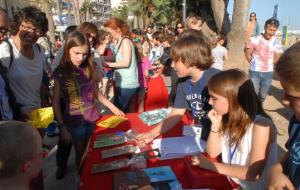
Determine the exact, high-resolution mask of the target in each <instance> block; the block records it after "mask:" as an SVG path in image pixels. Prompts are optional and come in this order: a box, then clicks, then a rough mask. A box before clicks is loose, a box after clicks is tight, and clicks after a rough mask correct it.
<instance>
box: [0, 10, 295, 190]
mask: <svg viewBox="0 0 300 190" xmlns="http://www.w3.org/2000/svg"><path fill="white" fill-rule="evenodd" d="M13 19H14V22H13V23H9V20H8V16H7V14H6V12H5V11H4V10H0V63H1V64H0V74H1V75H0V118H1V120H3V122H1V123H0V189H8V190H9V189H43V177H42V171H41V168H42V165H43V157H44V156H45V155H46V154H45V152H44V150H43V148H42V140H41V139H42V138H41V137H43V135H44V133H43V130H42V129H39V130H38V131H37V130H35V129H34V128H32V127H31V126H30V125H29V124H28V123H26V121H28V120H30V119H31V113H32V112H33V111H34V110H37V109H39V108H42V107H49V106H50V107H52V108H53V113H54V118H55V120H56V122H57V126H58V128H59V141H58V143H57V145H58V149H57V154H56V161H57V170H56V174H55V177H56V178H57V179H63V178H64V176H65V175H66V169H67V162H68V157H69V154H70V151H71V148H72V146H73V147H74V149H75V155H76V156H75V162H76V167H77V169H78V171H80V167H81V162H82V157H83V154H84V151H85V149H86V146H87V143H88V140H89V138H90V136H91V134H92V132H93V130H94V128H95V122H96V121H97V120H98V119H99V118H100V117H101V115H102V112H103V110H101V109H102V108H103V107H106V109H107V110H109V112H111V113H112V114H115V115H117V116H122V117H124V116H125V114H126V113H129V112H143V111H145V109H144V108H145V107H144V104H145V96H146V95H147V92H148V91H149V90H151V89H148V81H149V80H150V79H151V78H153V77H158V76H159V77H165V76H170V78H171V89H170V93H169V102H168V104H169V107H170V110H171V112H170V113H169V114H168V115H167V117H166V118H165V119H164V120H163V121H162V122H161V123H159V124H158V125H157V126H155V127H154V128H152V130H151V131H149V132H146V133H142V134H138V135H137V136H136V137H135V139H136V143H137V144H138V145H139V146H141V147H143V146H145V145H147V144H149V143H151V142H152V141H153V140H154V139H155V138H156V137H158V136H160V135H161V134H163V133H166V132H167V131H169V130H170V129H171V128H172V127H174V126H175V125H176V124H177V123H178V122H179V121H180V119H181V118H182V116H183V115H185V114H187V115H189V116H190V119H191V121H192V122H191V125H201V126H202V127H203V130H202V134H201V138H202V139H203V140H205V141H206V142H207V147H206V155H205V154H199V155H196V156H193V157H192V158H191V163H190V164H192V165H195V166H199V167H200V168H205V169H208V170H212V171H214V172H217V173H220V174H223V175H226V176H228V180H229V182H230V183H231V184H232V187H233V188H242V189H266V188H267V187H268V188H269V189H271V190H273V189H274V190H275V189H290V190H291V189H299V188H300V175H299V173H300V164H299V159H300V155H299V150H298V149H299V140H300V86H299V84H300V83H299V81H300V57H299V55H300V54H299V52H300V44H299V43H296V44H295V45H293V46H292V47H290V48H289V49H288V50H286V51H285V52H283V49H282V46H281V44H280V42H279V41H278V40H277V39H276V37H275V33H276V31H277V29H278V27H279V22H278V20H276V19H274V18H270V19H268V20H267V21H266V22H265V25H264V31H263V33H259V32H257V31H258V30H257V28H258V24H257V20H256V14H255V13H251V14H250V20H249V24H248V26H247V30H246V34H245V39H246V40H245V44H246V45H245V57H246V59H247V61H248V62H249V65H250V66H249V73H246V72H243V71H241V70H238V69H229V70H224V71H223V66H224V62H225V61H226V60H227V59H228V53H227V49H226V47H225V46H224V45H225V42H226V38H225V37H224V35H222V34H216V35H215V36H206V35H205V34H204V33H203V32H202V25H203V23H204V22H205V21H204V20H203V19H202V18H201V17H200V16H197V15H190V16H189V17H188V18H187V20H186V22H185V23H183V22H179V23H177V24H176V29H172V28H171V27H168V26H166V27H159V28H156V29H155V30H154V27H153V26H151V25H149V26H147V28H146V29H145V31H143V30H140V29H133V30H132V31H130V30H129V26H128V25H127V23H126V22H125V21H123V20H121V19H119V18H116V17H111V18H109V19H108V20H107V21H106V22H105V23H104V26H103V28H101V29H100V28H97V27H96V26H95V25H94V24H93V23H90V22H84V23H81V24H80V25H78V26H75V25H72V26H68V27H67V29H66V31H65V33H64V39H63V41H62V42H60V43H57V45H56V49H57V51H56V53H55V56H52V54H53V52H54V51H53V50H52V49H51V48H50V49H49V48H47V47H48V46H47V45H44V43H42V42H45V41H47V39H45V38H46V33H47V31H48V19H47V17H46V14H45V13H44V12H42V11H41V10H39V9H37V8H35V7H25V8H23V9H20V10H19V11H18V12H17V13H16V14H15V16H14V18H13ZM255 31H256V32H255ZM241 59H242V58H241ZM274 66H275V71H276V73H277V76H278V77H279V80H280V82H281V85H282V87H283V90H284V92H285V96H284V99H283V100H284V103H285V105H287V106H290V107H291V108H292V109H293V110H294V112H295V115H294V117H293V118H292V119H291V121H290V124H289V136H290V138H289V140H288V142H287V149H288V152H287V153H286V154H285V156H284V158H283V159H282V160H281V162H278V161H277V140H276V137H277V134H278V132H277V130H276V126H275V125H274V123H273V122H272V119H271V118H270V116H269V115H268V114H267V113H266V112H265V111H264V108H263V105H262V103H263V102H264V100H265V98H266V96H267V94H268V91H269V89H270V86H271V82H272V78H273V68H274ZM50 81H53V83H51V82H50ZM297 81H298V82H297ZM111 94H113V97H110V96H111ZM99 105H100V106H99ZM15 120H17V121H15ZM216 157H220V158H221V161H220V162H213V161H212V160H211V159H210V158H216ZM16 182H17V183H16Z"/></svg>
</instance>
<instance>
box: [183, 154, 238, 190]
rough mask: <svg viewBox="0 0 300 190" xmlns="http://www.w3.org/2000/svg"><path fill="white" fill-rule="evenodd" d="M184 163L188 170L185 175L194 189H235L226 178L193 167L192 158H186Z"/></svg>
mask: <svg viewBox="0 0 300 190" xmlns="http://www.w3.org/2000/svg"><path fill="white" fill-rule="evenodd" d="M184 162H185V168H186V169H185V173H186V175H187V178H188V180H189V181H190V184H191V187H192V188H194V189H196V188H210V189H217V190H231V189H233V187H232V186H231V184H230V183H229V181H228V179H227V177H226V176H224V175H221V174H218V173H215V172H213V171H209V170H206V169H202V168H200V167H199V166H193V165H191V159H190V157H185V158H184Z"/></svg>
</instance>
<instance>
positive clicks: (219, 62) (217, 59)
mask: <svg viewBox="0 0 300 190" xmlns="http://www.w3.org/2000/svg"><path fill="white" fill-rule="evenodd" d="M211 53H212V56H213V58H214V63H213V65H212V67H213V68H216V69H218V70H221V71H222V70H223V65H224V57H225V55H226V54H227V49H226V48H225V47H223V46H220V45H217V46H216V47H215V48H214V49H212V50H211Z"/></svg>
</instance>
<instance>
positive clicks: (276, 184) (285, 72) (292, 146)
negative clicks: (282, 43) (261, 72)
mask: <svg viewBox="0 0 300 190" xmlns="http://www.w3.org/2000/svg"><path fill="white" fill-rule="evenodd" d="M275 70H276V72H277V75H278V77H279V79H280V83H281V85H282V87H283V89H284V92H285V95H284V98H283V104H284V105H286V106H289V107H290V108H291V109H292V110H293V111H294V116H293V117H292V119H291V120H290V123H289V129H288V131H289V139H288V141H287V143H286V148H287V149H288V152H287V153H286V154H285V155H284V157H283V159H282V160H281V162H280V163H277V164H275V165H274V166H273V167H272V168H271V169H270V172H269V189H270V190H273V189H274V190H276V189H289V190H291V189H297V190H300V82H299V81H300V42H298V43H296V44H294V45H293V46H292V47H290V48H289V49H288V50H286V51H285V52H284V53H283V55H282V56H281V58H280V59H279V60H278V62H277V64H276V68H275Z"/></svg>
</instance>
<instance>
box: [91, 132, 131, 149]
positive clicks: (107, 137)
mask: <svg viewBox="0 0 300 190" xmlns="http://www.w3.org/2000/svg"><path fill="white" fill-rule="evenodd" d="M125 142H126V136H125V135H124V134H121V133H120V134H117V133H110V134H103V135H98V136H97V137H96V139H95V141H94V148H103V147H108V146H114V145H119V144H124V143H125Z"/></svg>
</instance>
